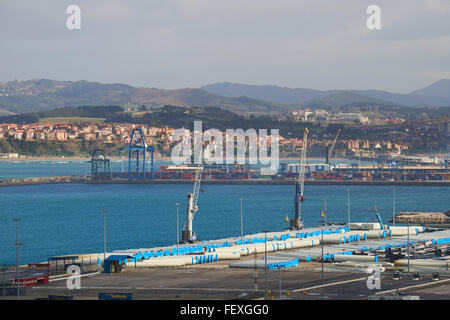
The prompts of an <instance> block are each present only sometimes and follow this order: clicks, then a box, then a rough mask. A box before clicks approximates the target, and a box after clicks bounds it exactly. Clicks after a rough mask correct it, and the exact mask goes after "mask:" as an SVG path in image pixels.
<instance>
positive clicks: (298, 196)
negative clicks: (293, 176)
mask: <svg viewBox="0 0 450 320" xmlns="http://www.w3.org/2000/svg"><path fill="white" fill-rule="evenodd" d="M302 144H303V148H302V153H301V156H300V165H299V173H298V180H297V183H296V184H295V216H294V219H292V220H291V229H300V228H302V227H303V223H302V219H301V211H302V201H303V200H304V196H303V189H304V186H305V166H306V152H307V148H308V128H305V131H304V132H303V143H302Z"/></svg>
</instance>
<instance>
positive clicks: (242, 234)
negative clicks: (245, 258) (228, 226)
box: [239, 198, 244, 244]
mask: <svg viewBox="0 0 450 320" xmlns="http://www.w3.org/2000/svg"><path fill="white" fill-rule="evenodd" d="M239 200H240V201H241V244H244V228H243V225H242V201H243V200H244V199H243V198H239Z"/></svg>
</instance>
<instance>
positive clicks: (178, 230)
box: [175, 202, 180, 254]
mask: <svg viewBox="0 0 450 320" xmlns="http://www.w3.org/2000/svg"><path fill="white" fill-rule="evenodd" d="M175 205H176V206H177V254H178V252H179V251H178V244H179V243H180V226H179V218H178V207H179V206H180V204H179V203H178V202H177V203H175Z"/></svg>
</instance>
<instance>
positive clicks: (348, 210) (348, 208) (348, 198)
mask: <svg viewBox="0 0 450 320" xmlns="http://www.w3.org/2000/svg"><path fill="white" fill-rule="evenodd" d="M347 215H348V230H349V231H350V189H347Z"/></svg>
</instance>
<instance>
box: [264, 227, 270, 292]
mask: <svg viewBox="0 0 450 320" xmlns="http://www.w3.org/2000/svg"><path fill="white" fill-rule="evenodd" d="M263 232H264V300H267V232H269V230H263Z"/></svg>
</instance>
